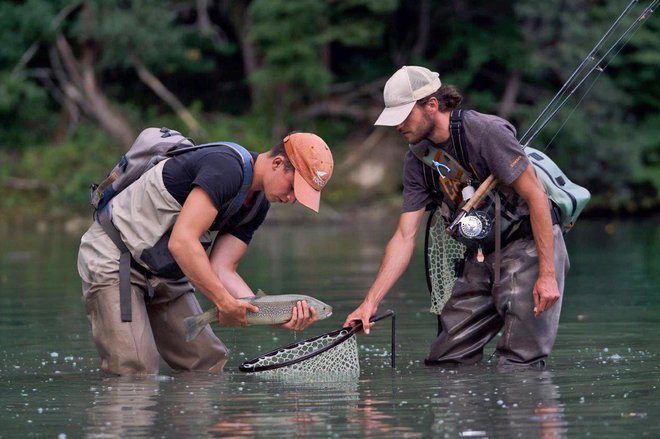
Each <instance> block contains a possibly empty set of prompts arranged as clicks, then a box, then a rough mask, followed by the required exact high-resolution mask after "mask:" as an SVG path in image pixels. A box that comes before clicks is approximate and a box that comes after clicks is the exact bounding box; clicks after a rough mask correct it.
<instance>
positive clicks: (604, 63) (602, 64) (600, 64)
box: [521, 0, 659, 149]
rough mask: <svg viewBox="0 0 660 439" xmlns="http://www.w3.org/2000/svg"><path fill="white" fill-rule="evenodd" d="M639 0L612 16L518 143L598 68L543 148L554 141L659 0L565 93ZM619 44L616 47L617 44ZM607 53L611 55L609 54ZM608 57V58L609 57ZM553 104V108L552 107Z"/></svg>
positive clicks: (541, 125) (535, 134)
mask: <svg viewBox="0 0 660 439" xmlns="http://www.w3.org/2000/svg"><path fill="white" fill-rule="evenodd" d="M637 1H638V0H633V1H631V2H630V4H629V5H628V6H627V7H626V8H625V10H624V12H622V13H621V15H620V16H619V17H618V18H617V19H616V20H615V22H614V24H613V25H612V26H610V28H609V29H608V30H607V32H605V35H604V36H603V37H602V38H601V39H600V41H599V42H598V43H596V45H595V46H594V48H593V49H592V50H591V51H590V52H589V55H587V57H586V58H585V59H584V60H583V61H582V62H581V63H580V65H579V66H578V68H577V69H576V70H575V71H574V72H573V73H572V74H571V76H570V77H569V79H568V80H567V81H566V82H565V83H564V85H563V86H562V87H561V89H560V90H559V92H557V94H556V95H555V96H554V97H553V98H552V100H551V101H550V103H549V104H548V105H547V106H546V107H545V108H544V109H543V111H542V112H541V114H540V115H539V117H537V118H536V120H535V121H534V122H533V123H532V125H531V126H530V127H529V128H528V129H527V131H526V132H525V134H524V135H523V137H522V138H521V144H523V147H527V146H528V145H529V144H530V143H531V142H532V140H534V138H536V136H537V135H538V134H539V133H540V132H541V130H543V128H545V127H546V125H547V124H548V123H549V122H550V120H551V119H552V118H553V117H554V116H555V115H556V114H557V113H558V112H559V110H560V109H561V108H562V107H563V106H564V105H565V104H566V102H567V101H568V100H569V99H570V98H571V97H572V96H573V94H574V93H575V92H576V91H577V90H578V89H579V88H580V87H581V86H582V84H583V83H584V82H585V81H586V80H587V79H588V78H589V77H590V76H591V74H592V73H593V72H594V71H598V74H597V75H596V76H595V78H594V79H593V81H592V82H591V85H590V86H589V88H588V89H587V90H586V92H585V93H584V94H583V95H582V97H581V98H580V99H579V101H578V102H577V104H576V105H575V106H574V108H573V109H572V110H571V112H570V113H569V115H568V116H567V117H566V118H565V119H564V122H563V123H562V125H561V126H560V128H559V129H558V130H557V132H555V134H554V136H553V137H552V139H551V141H550V142H549V143H548V144H547V145H546V146H545V148H544V149H547V148H548V147H549V146H550V143H552V141H554V139H555V138H556V137H557V135H558V134H559V131H561V129H562V128H563V127H564V125H565V124H566V122H567V121H568V119H569V118H570V117H571V115H572V114H573V112H574V111H575V109H576V108H577V106H578V105H579V104H580V102H582V100H583V99H584V97H585V96H586V95H587V94H588V93H589V91H590V90H591V88H592V87H593V84H594V83H595V82H596V80H597V79H598V78H599V76H600V75H601V74H602V73H603V71H604V70H605V69H606V68H607V67H608V66H609V65H610V63H611V61H612V60H613V59H614V58H615V57H616V56H617V55H618V54H619V52H620V51H621V50H622V49H623V47H624V46H625V45H626V44H627V42H628V41H629V40H630V38H631V37H632V36H633V35H634V33H635V32H636V31H637V29H638V28H639V26H641V25H642V23H643V22H644V21H645V20H647V19H648V17H649V16H650V15H651V14H652V13H653V12H654V7H655V6H656V5H657V3H658V1H659V0H653V1H651V3H650V4H649V5H648V6H647V7H646V8H645V9H644V10H643V11H642V13H641V14H640V15H639V16H638V17H637V18H636V19H635V20H634V21H633V22H632V23H631V24H630V26H628V28H626V29H625V30H624V31H623V33H622V34H621V35H620V36H619V37H618V38H617V39H616V41H614V43H612V44H611V45H610V46H609V48H608V49H607V51H606V52H605V54H604V55H603V56H601V57H600V58H599V59H598V61H597V62H596V63H595V65H594V66H593V67H591V68H590V69H589V71H587V72H586V74H585V75H584V77H582V79H581V80H580V81H579V82H578V83H577V85H575V86H574V87H572V89H571V91H570V92H569V93H568V95H566V90H568V88H569V86H572V83H573V82H575V78H576V77H578V76H579V75H580V74H581V73H582V72H581V70H584V66H585V65H586V64H587V63H588V62H589V61H591V60H593V59H595V58H594V54H595V52H596V51H598V49H600V46H601V45H602V44H603V42H604V41H605V40H606V39H607V38H608V37H609V35H610V34H611V33H612V32H613V30H614V28H616V27H618V25H619V23H620V22H621V20H622V19H623V18H624V17H625V16H626V15H627V14H628V13H629V11H630V9H631V7H632V5H634V4H635V3H637ZM617 47H618V48H617ZM615 48H617V50H616V51H615V52H614V53H613V54H612V51H613V50H614V49H615ZM610 54H612V55H611V57H610ZM608 57H609V59H608ZM559 98H562V99H561V101H560V102H559V103H558V104H556V105H555V102H557V101H558V99H559ZM553 105H554V108H553ZM550 108H553V110H552V111H551V112H550V114H549V115H548V116H547V117H546V118H545V119H544V120H543V122H542V123H541V124H540V126H539V127H538V128H537V129H536V130H535V131H534V133H533V134H532V135H531V136H530V137H529V138H528V139H527V140H526V141H524V139H525V138H526V136H527V134H528V133H529V132H531V130H532V129H533V128H534V127H535V126H536V125H537V124H538V121H539V120H541V118H542V117H543V115H545V114H547V113H548V112H549V111H550Z"/></svg>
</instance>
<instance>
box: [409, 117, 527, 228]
mask: <svg viewBox="0 0 660 439" xmlns="http://www.w3.org/2000/svg"><path fill="white" fill-rule="evenodd" d="M463 127H464V128H465V140H466V143H467V145H466V149H467V152H468V157H469V160H470V163H471V164H472V165H473V167H474V169H467V171H469V172H471V173H473V174H474V173H475V172H476V175H475V178H477V179H478V180H479V181H483V180H485V179H486V178H487V177H488V176H489V175H490V174H493V175H494V176H495V178H496V179H497V180H498V181H499V183H500V184H499V186H498V189H499V190H500V191H501V193H502V194H503V195H504V200H503V201H504V202H505V203H506V204H507V205H508V207H509V208H512V209H513V210H514V211H515V212H516V214H517V215H521V216H523V215H527V214H529V209H528V208H527V203H525V201H524V200H522V199H521V198H520V197H519V196H518V195H517V194H516V192H515V191H514V190H513V189H512V188H511V187H510V185H511V183H513V182H514V181H515V180H516V179H517V178H518V177H519V176H520V175H521V174H522V173H523V171H524V170H525V169H526V168H527V166H528V165H529V159H528V158H527V155H526V154H525V152H524V151H523V148H522V146H521V145H520V142H518V139H516V130H515V128H514V127H513V125H511V124H510V123H509V122H507V121H506V120H504V119H502V118H500V117H497V116H493V115H488V114H482V113H478V112H476V111H473V110H467V111H464V112H463ZM429 145H433V144H432V143H431V142H430V141H429V140H423V141H422V142H420V143H417V144H415V145H411V146H410V148H411V150H412V149H415V150H418V151H422V155H424V153H423V151H426V149H427V148H428V146H429ZM433 146H435V147H437V148H440V149H443V150H445V151H447V152H448V153H449V154H450V155H452V156H453V157H456V151H455V150H454V146H453V143H452V141H451V138H449V139H448V140H447V141H445V142H443V143H440V144H439V145H433ZM434 179H435V180H437V179H438V173H437V171H434V170H432V169H431V167H430V166H428V165H427V164H425V163H423V162H422V161H421V160H419V159H418V158H417V157H416V156H415V154H413V151H408V153H407V154H406V157H405V160H404V167H403V209H402V210H403V212H414V211H417V210H419V209H422V208H425V207H426V206H427V205H429V204H431V203H432V202H434V199H433V196H432V194H433V193H434V187H433V186H432V182H433V181H434Z"/></svg>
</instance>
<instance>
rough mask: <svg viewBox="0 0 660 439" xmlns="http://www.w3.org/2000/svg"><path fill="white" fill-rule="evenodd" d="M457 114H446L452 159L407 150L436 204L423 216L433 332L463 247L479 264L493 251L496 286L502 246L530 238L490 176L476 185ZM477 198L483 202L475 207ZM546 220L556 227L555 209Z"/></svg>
mask: <svg viewBox="0 0 660 439" xmlns="http://www.w3.org/2000/svg"><path fill="white" fill-rule="evenodd" d="M462 116H463V111H462V110H455V111H452V112H451V114H450V120H449V131H450V136H451V140H452V142H451V145H452V146H453V150H454V151H453V153H454V154H455V155H452V154H450V153H449V152H448V151H445V150H443V149H439V148H435V147H429V148H428V149H427V150H426V151H419V150H416V149H412V151H413V153H414V154H415V156H416V157H417V158H418V159H419V160H421V161H422V162H423V163H425V164H426V165H428V166H425V167H424V168H423V169H424V171H423V172H424V180H425V182H426V186H427V187H428V188H429V190H430V192H431V197H432V198H433V199H434V201H435V203H436V204H437V208H436V210H434V211H433V212H431V214H430V215H429V218H428V222H427V226H426V237H425V252H424V253H425V272H426V280H427V285H428V287H429V292H430V294H431V312H433V313H434V314H436V315H437V316H438V330H440V327H441V326H440V320H439V319H440V313H441V311H442V308H443V306H444V304H445V303H446V301H447V300H448V299H449V296H450V295H451V291H452V289H453V285H454V282H455V281H456V278H457V277H458V276H459V275H460V274H461V272H462V266H463V260H464V257H465V251H466V248H467V249H468V250H469V251H472V252H475V251H476V257H477V260H478V261H483V260H484V256H483V254H484V253H486V254H491V253H494V255H495V257H494V280H495V282H498V281H499V277H500V273H499V270H500V266H501V261H500V250H501V248H502V247H504V246H506V245H508V244H510V243H511V242H513V241H515V240H518V239H521V238H524V237H527V236H530V235H531V234H532V230H531V223H530V221H529V216H526V215H525V216H521V215H520V214H518V213H516V208H515V206H514V205H512V203H511V200H507V197H506V196H504V195H502V194H501V193H500V191H499V190H497V188H496V183H497V181H496V180H495V178H494V177H493V176H489V177H488V178H486V179H485V180H483V181H480V178H481V176H479V175H478V172H477V171H476V168H475V166H474V165H473V164H472V163H471V162H470V160H469V155H468V150H467V147H468V145H467V143H466V137H465V129H464V126H463V121H462ZM477 186H478V187H477ZM483 198H486V199H485V200H483ZM482 200H483V201H484V203H482V204H481V205H480V204H479V203H480V202H481V201H482ZM466 206H467V207H466ZM475 206H476V209H473V207H475ZM464 209H467V211H468V212H471V215H469V216H467V217H465V216H463V217H462V218H464V223H463V224H461V226H462V227H461V228H456V229H454V230H452V233H448V232H447V231H446V229H447V228H448V227H447V226H448V225H449V224H450V223H451V221H452V219H453V218H454V217H455V216H456V214H457V213H459V212H462V211H463V210H464ZM551 216H552V222H553V224H557V223H559V218H558V216H557V212H556V211H555V209H551Z"/></svg>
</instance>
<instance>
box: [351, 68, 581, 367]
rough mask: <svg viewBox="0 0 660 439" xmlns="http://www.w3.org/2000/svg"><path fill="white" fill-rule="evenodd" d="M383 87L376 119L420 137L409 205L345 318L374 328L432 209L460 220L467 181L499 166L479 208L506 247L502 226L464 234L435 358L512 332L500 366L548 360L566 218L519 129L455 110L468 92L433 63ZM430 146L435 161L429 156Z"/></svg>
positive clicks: (410, 158) (473, 356)
mask: <svg viewBox="0 0 660 439" xmlns="http://www.w3.org/2000/svg"><path fill="white" fill-rule="evenodd" d="M383 94H384V100H385V109H384V110H383V112H382V113H381V115H380V117H379V118H378V120H377V121H376V123H375V124H376V125H385V126H393V127H396V129H397V131H399V133H401V135H403V137H404V138H405V139H406V140H407V141H408V143H409V144H410V151H408V153H407V154H406V157H405V159H404V175H403V209H402V214H401V216H400V218H399V223H398V226H397V228H396V230H395V232H394V235H393V236H392V238H391V239H390V241H389V243H388V245H387V247H386V249H385V254H384V257H383V261H382V263H381V266H380V269H379V272H378V275H377V277H376V280H375V281H374V283H373V285H372V286H371V288H370V289H369V291H368V293H367V295H366V297H365V299H364V301H363V302H362V304H361V305H360V306H359V307H358V308H357V309H356V310H355V311H353V312H352V313H351V314H350V315H349V316H348V317H347V319H346V322H345V325H355V324H356V322H357V321H362V324H363V325H364V329H365V332H369V329H370V328H371V326H373V324H372V323H369V318H370V316H372V315H373V314H374V313H375V312H376V309H377V308H378V304H379V303H380V302H381V301H382V300H383V298H384V297H385V295H386V294H387V293H388V291H389V290H390V289H391V288H392V286H393V285H394V283H395V282H396V281H397V280H398V279H399V278H400V277H401V275H402V274H403V272H404V271H405V269H406V267H407V266H408V264H409V263H410V259H411V257H412V254H413V249H414V246H415V239H416V236H417V232H418V230H419V228H420V225H421V222H422V217H423V216H424V212H425V210H426V208H427V207H432V206H433V205H435V206H438V208H439V209H440V213H441V214H442V215H443V217H444V218H445V220H446V221H449V222H451V220H452V219H453V218H454V216H455V214H456V211H457V209H458V208H460V206H462V204H463V203H464V200H463V193H465V194H468V193H469V191H465V192H464V191H462V189H464V188H465V186H468V185H472V186H474V187H476V186H478V184H479V183H480V182H482V181H483V180H485V179H486V178H487V177H488V176H489V175H491V174H492V175H494V177H495V178H496V179H497V181H498V182H499V183H498V185H497V186H496V187H495V189H494V191H492V192H491V194H490V196H489V198H488V200H487V201H486V202H485V203H484V205H482V206H479V209H480V210H481V211H482V212H485V213H486V214H488V215H490V218H487V220H488V221H486V222H487V223H489V224H493V223H497V224H498V225H499V226H500V230H501V234H500V239H501V243H500V245H499V247H500V250H499V252H498V251H495V250H496V245H495V242H494V241H495V239H494V238H493V237H494V235H495V233H496V232H495V231H493V232H492V233H491V234H490V236H489V237H486V238H484V237H482V236H479V240H474V241H473V242H470V240H469V239H466V238H465V237H462V238H461V240H462V242H464V243H465V244H466V245H467V250H466V252H465V256H464V259H463V260H462V261H461V263H460V264H459V269H458V270H457V271H458V273H457V275H458V279H457V280H456V283H455V285H454V288H453V290H452V294H451V297H450V298H449V300H448V302H447V303H446V305H445V307H444V308H443V310H442V312H441V315H440V324H441V328H440V333H439V335H438V337H437V338H436V340H435V341H434V342H433V343H432V345H431V351H430V354H429V357H428V358H427V359H426V361H425V362H426V364H433V365H447V364H474V363H477V362H479V361H480V360H481V359H482V357H483V350H484V347H485V345H486V344H487V343H488V342H489V341H490V340H491V339H492V338H493V337H495V335H496V334H497V333H498V332H499V331H503V335H502V337H501V338H500V340H499V342H498V344H497V354H498V357H499V358H498V365H501V366H509V365H529V366H536V367H542V366H543V365H544V364H545V362H544V359H545V358H546V357H547V356H548V355H549V354H550V351H551V349H552V346H553V344H554V341H555V336H556V334H557V325H558V322H559V314H560V310H561V297H562V291H563V287H564V277H565V275H566V273H567V271H568V266H569V262H568V256H567V253H566V247H565V245H564V240H563V237H562V232H561V230H560V226H559V225H557V223H558V218H556V215H553V212H551V210H552V209H551V204H550V202H549V200H548V197H547V196H546V193H545V191H544V189H543V187H542V185H541V184H540V182H539V181H538V180H537V178H536V174H535V172H534V169H533V167H532V166H531V165H530V163H529V160H528V159H527V156H526V155H525V152H524V151H523V148H522V147H521V145H520V143H519V142H518V140H517V139H516V131H515V129H514V128H513V126H512V125H511V124H510V123H509V122H507V121H505V120H503V119H501V118H499V117H496V116H493V115H487V114H481V113H478V112H476V111H461V112H459V111H458V110H455V109H456V107H457V106H458V104H459V103H460V101H461V100H462V96H461V95H460V94H459V93H458V91H456V90H455V89H454V88H453V87H451V86H446V85H445V86H442V85H441V82H440V78H439V75H438V73H436V72H432V71H430V70H428V69H426V68H424V67H417V66H404V67H402V68H401V69H400V70H398V71H397V72H396V73H394V75H392V77H391V78H390V79H389V80H388V81H387V83H386V84H385V90H384V93H383ZM450 121H451V126H450ZM457 128H460V129H458V130H457ZM454 134H456V135H454ZM458 143H460V144H458ZM434 151H437V152H436V153H435V154H433V152H434ZM429 152H431V154H432V157H433V158H434V160H435V162H434V163H433V164H434V166H433V167H431V165H427V164H426V163H424V161H423V158H424V157H425V156H428V155H429ZM495 216H499V219H498V220H497V221H495ZM553 216H554V218H553ZM498 253H499V254H498ZM498 278H499V281H498Z"/></svg>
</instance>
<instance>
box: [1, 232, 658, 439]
mask: <svg viewBox="0 0 660 439" xmlns="http://www.w3.org/2000/svg"><path fill="white" fill-rule="evenodd" d="M393 227H394V224H393V223H388V224H386V225H381V224H377V225H365V226H363V227H355V228H347V227H338V226H327V225H325V226H323V227H296V228H295V229H294V228H292V227H282V226H273V225H269V226H267V228H268V229H267V230H264V231H263V232H261V233H260V236H258V237H257V238H256V239H255V241H254V245H252V246H251V248H250V250H249V251H248V254H247V256H246V260H245V262H244V263H243V264H242V265H241V272H242V273H244V275H245V277H246V278H247V279H248V281H249V283H250V284H251V285H253V286H254V287H255V288H257V287H260V288H263V289H264V290H267V291H269V292H271V293H273V294H277V293H287V292H304V293H308V294H311V295H314V296H318V297H319V298H320V299H322V300H324V301H326V302H328V303H330V304H332V305H333V307H334V308H335V313H334V315H333V316H332V317H331V318H330V319H327V320H324V321H321V322H318V323H317V324H316V325H314V326H313V327H312V328H309V329H308V330H306V331H305V332H304V333H302V334H296V333H290V332H288V331H284V330H281V329H276V328H271V327H250V328H245V329H227V328H216V332H217V333H218V335H219V336H220V337H221V338H222V339H223V340H224V341H225V343H226V344H227V345H228V347H229V348H230V349H231V351H232V358H231V360H230V363H229V365H228V369H227V371H226V373H223V374H220V375H210V374H198V373H174V372H172V371H171V370H169V369H168V368H167V366H166V365H163V367H162V368H161V371H162V373H163V375H160V376H157V377H146V378H114V377H105V376H103V375H101V373H100V372H99V369H98V360H97V358H96V352H95V350H94V346H93V344H92V340H91V337H90V335H89V329H88V326H87V321H86V319H85V316H84V311H83V306H82V302H81V299H80V295H81V293H80V285H79V280H78V277H77V274H76V271H75V255H76V252H77V247H76V246H77V238H71V237H66V236H31V235H30V236H21V235H17V236H2V237H0V243H1V245H2V247H0V395H2V405H0V425H2V426H3V428H2V429H1V430H0V438H4V437H7V438H14V437H28V436H38V437H41V436H45V437H57V438H72V437H92V438H106V437H255V436H256V437H259V436H268V437H271V436H272V437H287V438H288V437H292V436H295V437H318V436H338V437H347V436H348V437H365V436H366V437H371V436H383V437H429V436H433V437H525V438H527V437H531V438H561V437H569V436H573V437H584V436H593V437H601V436H605V437H624V436H625V437H638V436H647V437H660V426H659V425H658V422H657V419H658V416H660V402H659V401H660V397H659V396H660V394H659V392H658V386H660V370H659V369H660V361H659V359H658V353H659V350H660V349H659V347H658V346H659V344H658V338H657V334H658V331H659V330H660V296H659V295H658V294H657V292H658V291H659V290H660V288H658V287H659V286H660V270H658V269H657V267H658V266H659V265H660V264H659V263H660V256H659V255H658V251H657V250H658V249H659V248H660V229H659V228H658V226H656V222H653V221H647V222H639V223H629V224H628V223H620V224H614V225H606V224H605V223H600V222H591V223H590V222H587V221H582V222H581V223H580V224H579V227H578V229H576V231H575V232H571V233H570V234H569V235H568V239H567V244H568V248H569V252H570V254H571V262H572V264H571V265H572V268H571V272H570V274H569V277H568V279H567V287H566V296H565V298H564V303H563V313H562V319H561V322H560V329H559V335H558V339H557V343H556V345H555V350H554V352H553V354H552V356H551V358H550V361H549V362H548V368H547V369H546V370H543V371H531V370H530V371H517V372H501V371H498V370H497V369H496V366H495V364H494V363H491V362H489V361H484V362H483V363H482V364H480V365H477V366H472V367H460V368H453V369H440V368H432V367H431V368H429V367H425V366H424V365H423V363H422V359H423V358H424V357H425V355H426V354H427V350H428V347H429V345H430V343H431V341H432V340H433V337H434V334H435V330H436V319H435V317H434V316H433V315H431V314H429V313H428V311H427V310H428V306H429V300H428V293H427V290H426V283H425V280H424V278H423V273H422V269H423V263H422V259H421V252H420V251H421V249H419V248H418V249H417V255H416V256H415V257H416V260H417V262H416V263H415V264H413V265H412V266H411V267H410V268H409V270H408V272H407V273H406V275H405V276H404V278H403V279H402V280H401V281H400V282H399V283H398V284H397V286H396V287H395V289H394V291H392V293H391V294H390V296H389V297H388V298H387V300H386V301H385V302H384V303H383V308H382V309H383V310H384V309H386V308H391V309H394V310H395V311H396V313H397V329H398V331H397V342H398V344H397V354H398V357H397V364H398V366H397V368H396V370H392V369H391V368H390V367H389V350H390V349H389V343H390V331H389V323H387V322H386V323H382V322H380V323H378V324H377V325H376V327H375V328H374V330H373V331H372V332H371V334H370V335H369V336H365V335H360V336H358V339H357V344H358V349H359V361H360V375H359V378H357V379H349V380H337V381H334V382H291V381H278V380H266V379H262V378H259V377H258V376H254V375H252V374H244V373H241V372H238V370H237V366H238V365H239V364H240V363H242V362H243V361H245V360H247V359H249V358H253V357H256V356H258V355H260V354H262V353H264V352H267V351H270V350H272V349H274V348H276V347H277V346H284V345H286V344H289V343H292V342H294V341H301V340H303V339H304V338H309V337H312V336H314V335H318V334H321V333H324V332H327V331H330V330H333V329H337V327H338V326H340V325H341V323H343V319H344V317H345V316H346V315H347V314H348V312H350V311H352V310H353V308H354V307H355V306H356V305H357V304H358V303H359V301H360V299H361V298H362V297H363V295H364V293H365V292H366V289H367V288H368V287H369V285H370V283H371V281H372V280H373V277H374V276H375V273H376V271H377V269H378V264H379V262H380V257H381V252H382V249H383V246H384V245H385V243H386V241H387V239H388V238H389V235H390V233H391V231H392V228H393ZM488 350H489V352H492V350H493V347H491V346H489V347H488ZM489 352H487V355H488V353H489Z"/></svg>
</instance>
